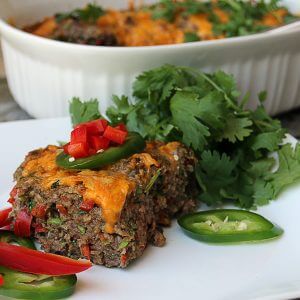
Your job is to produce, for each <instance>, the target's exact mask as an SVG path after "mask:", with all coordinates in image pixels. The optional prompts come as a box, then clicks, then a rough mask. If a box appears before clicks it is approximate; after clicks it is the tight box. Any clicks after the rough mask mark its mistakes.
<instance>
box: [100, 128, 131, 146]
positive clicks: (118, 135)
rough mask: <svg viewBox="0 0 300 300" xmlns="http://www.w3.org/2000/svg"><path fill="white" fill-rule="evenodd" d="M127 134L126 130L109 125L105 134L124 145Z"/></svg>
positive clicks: (111, 139)
mask: <svg viewBox="0 0 300 300" xmlns="http://www.w3.org/2000/svg"><path fill="white" fill-rule="evenodd" d="M127 134H128V133H127V132H125V131H122V130H120V129H116V128H113V127H111V126H107V127H106V129H105V131H104V134H103V136H104V137H106V138H107V139H109V140H110V141H112V142H115V143H117V144H120V145H122V144H123V143H124V142H125V140H126V136H127Z"/></svg>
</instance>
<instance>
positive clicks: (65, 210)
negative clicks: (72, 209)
mask: <svg viewBox="0 0 300 300" xmlns="http://www.w3.org/2000/svg"><path fill="white" fill-rule="evenodd" d="M56 208H57V210H58V211H59V213H60V214H61V215H64V216H66V215H67V214H68V211H67V209H66V208H65V207H64V206H63V205H62V204H56Z"/></svg>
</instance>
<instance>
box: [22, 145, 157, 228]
mask: <svg viewBox="0 0 300 300" xmlns="http://www.w3.org/2000/svg"><path fill="white" fill-rule="evenodd" d="M57 151H58V148H57V147H55V146H49V147H48V148H46V149H45V150H42V151H41V153H40V154H39V155H32V157H30V159H29V160H28V161H26V162H25V163H24V164H23V173H22V176H29V175H32V174H34V175H36V176H37V177H39V178H40V179H41V186H42V188H44V189H49V188H50V187H51V185H52V184H53V183H54V182H56V181H57V180H59V183H60V185H65V186H69V187H75V186H78V185H80V186H83V190H82V191H80V194H81V195H82V197H83V201H84V200H93V201H94V202H95V204H96V205H98V206H100V207H101V208H102V214H103V218H104V220H105V230H106V232H108V233H113V232H114V225H115V224H116V222H117V221H118V219H119V217H120V214H121V211H122V208H123V206H124V204H125V201H126V198H127V196H128V195H129V194H130V193H132V192H133V191H134V189H135V186H136V184H135V182H134V181H133V180H131V179H129V178H128V177H127V176H126V175H125V174H123V173H121V172H116V171H110V170H109V169H107V170H100V171H92V170H82V171H68V170H64V169H61V168H59V167H58V166H57V165H56V163H55V158H56V155H57ZM134 156H135V157H138V158H139V159H141V160H142V161H143V163H144V165H145V166H146V168H150V167H151V166H152V165H156V166H158V163H157V161H156V160H154V159H153V158H152V157H151V156H150V155H149V154H147V153H141V154H135V155H134ZM134 156H133V157H134Z"/></svg>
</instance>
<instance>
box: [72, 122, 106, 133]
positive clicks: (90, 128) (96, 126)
mask: <svg viewBox="0 0 300 300" xmlns="http://www.w3.org/2000/svg"><path fill="white" fill-rule="evenodd" d="M107 123H108V122H107V121H106V120H104V119H99V120H94V121H90V122H86V123H82V124H79V125H77V126H76V127H75V129H76V128H79V127H82V126H85V127H86V128H87V132H88V135H97V134H98V135H99V134H101V133H103V132H104V130H105V128H106V127H107Z"/></svg>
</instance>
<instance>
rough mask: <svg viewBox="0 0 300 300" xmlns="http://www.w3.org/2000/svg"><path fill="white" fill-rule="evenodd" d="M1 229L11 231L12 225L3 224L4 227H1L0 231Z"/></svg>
mask: <svg viewBox="0 0 300 300" xmlns="http://www.w3.org/2000/svg"><path fill="white" fill-rule="evenodd" d="M1 230H5V231H7V230H8V231H10V230H11V227H10V225H5V226H3V227H1V228H0V231H1Z"/></svg>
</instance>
